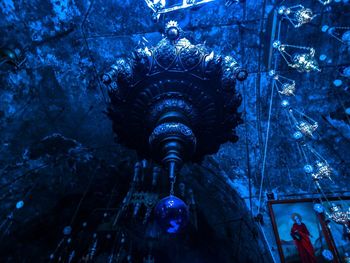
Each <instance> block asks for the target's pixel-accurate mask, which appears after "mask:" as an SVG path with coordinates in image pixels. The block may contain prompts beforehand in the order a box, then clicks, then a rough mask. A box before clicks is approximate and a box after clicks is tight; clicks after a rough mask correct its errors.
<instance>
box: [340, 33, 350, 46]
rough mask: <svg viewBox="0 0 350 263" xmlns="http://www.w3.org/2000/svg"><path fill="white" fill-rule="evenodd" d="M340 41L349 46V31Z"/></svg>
mask: <svg viewBox="0 0 350 263" xmlns="http://www.w3.org/2000/svg"><path fill="white" fill-rule="evenodd" d="M341 40H343V41H344V42H345V44H347V45H349V44H350V30H349V31H346V32H345V33H344V34H343V36H342V37H341Z"/></svg>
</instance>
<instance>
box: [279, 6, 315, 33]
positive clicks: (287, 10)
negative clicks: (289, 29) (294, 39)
mask: <svg viewBox="0 0 350 263" xmlns="http://www.w3.org/2000/svg"><path fill="white" fill-rule="evenodd" d="M278 14H280V15H281V16H282V18H283V19H287V20H288V21H289V22H290V23H291V24H292V25H293V26H294V27H295V28H298V27H301V26H302V25H304V24H307V23H309V22H311V21H312V20H313V19H314V18H315V17H316V16H317V15H314V14H313V12H312V10H311V9H310V8H305V7H304V6H303V5H295V6H291V7H285V6H281V7H280V8H279V9H278Z"/></svg>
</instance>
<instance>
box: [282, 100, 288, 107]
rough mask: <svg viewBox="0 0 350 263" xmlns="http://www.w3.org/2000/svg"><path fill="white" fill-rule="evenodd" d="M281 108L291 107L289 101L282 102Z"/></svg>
mask: <svg viewBox="0 0 350 263" xmlns="http://www.w3.org/2000/svg"><path fill="white" fill-rule="evenodd" d="M281 106H282V107H283V108H286V107H288V106H289V101H288V100H282V102H281Z"/></svg>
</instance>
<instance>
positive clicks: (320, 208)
mask: <svg viewBox="0 0 350 263" xmlns="http://www.w3.org/2000/svg"><path fill="white" fill-rule="evenodd" d="M314 210H315V211H316V212H317V213H319V214H321V213H323V212H324V207H323V205H321V204H319V203H317V204H314Z"/></svg>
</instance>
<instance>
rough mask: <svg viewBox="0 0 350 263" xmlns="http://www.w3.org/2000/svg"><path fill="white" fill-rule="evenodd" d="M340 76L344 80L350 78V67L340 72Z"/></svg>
mask: <svg viewBox="0 0 350 263" xmlns="http://www.w3.org/2000/svg"><path fill="white" fill-rule="evenodd" d="M341 75H342V76H343V77H346V78H350V66H349V67H346V68H344V69H343V70H342V73H341Z"/></svg>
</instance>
